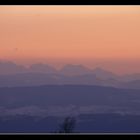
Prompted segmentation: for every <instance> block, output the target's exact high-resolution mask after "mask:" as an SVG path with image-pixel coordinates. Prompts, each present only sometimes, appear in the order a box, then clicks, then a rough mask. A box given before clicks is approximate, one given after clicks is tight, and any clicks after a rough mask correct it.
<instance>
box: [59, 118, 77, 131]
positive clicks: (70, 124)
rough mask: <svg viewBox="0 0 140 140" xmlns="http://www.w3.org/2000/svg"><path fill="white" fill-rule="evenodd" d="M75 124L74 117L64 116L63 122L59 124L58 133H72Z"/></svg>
mask: <svg viewBox="0 0 140 140" xmlns="http://www.w3.org/2000/svg"><path fill="white" fill-rule="evenodd" d="M75 124H76V119H75V118H74V117H66V118H65V120H64V121H63V123H62V124H61V125H60V126H59V127H60V129H59V131H58V133H73V132H74V128H75Z"/></svg>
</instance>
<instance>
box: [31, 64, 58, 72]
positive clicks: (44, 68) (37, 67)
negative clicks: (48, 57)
mask: <svg viewBox="0 0 140 140" xmlns="http://www.w3.org/2000/svg"><path fill="white" fill-rule="evenodd" d="M29 69H30V71H31V72H39V73H57V70H56V69H55V68H54V67H52V66H50V65H47V64H43V63H37V64H32V65H31V66H30V67H29Z"/></svg>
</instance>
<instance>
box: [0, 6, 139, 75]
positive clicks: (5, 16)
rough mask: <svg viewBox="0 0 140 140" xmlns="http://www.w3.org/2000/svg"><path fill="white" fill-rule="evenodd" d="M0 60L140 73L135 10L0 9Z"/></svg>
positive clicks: (76, 7) (114, 8)
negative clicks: (98, 67)
mask: <svg viewBox="0 0 140 140" xmlns="http://www.w3.org/2000/svg"><path fill="white" fill-rule="evenodd" d="M0 60H10V61H14V62H17V63H20V64H25V65H28V64H31V63H36V62H44V63H49V64H52V65H54V66H56V67H60V66H62V65H64V64H69V63H71V64H83V65H86V66H88V67H91V68H94V67H96V66H101V67H104V68H106V69H109V70H111V71H114V72H116V73H120V74H122V73H137V72H140V65H139V62H140V6H0Z"/></svg>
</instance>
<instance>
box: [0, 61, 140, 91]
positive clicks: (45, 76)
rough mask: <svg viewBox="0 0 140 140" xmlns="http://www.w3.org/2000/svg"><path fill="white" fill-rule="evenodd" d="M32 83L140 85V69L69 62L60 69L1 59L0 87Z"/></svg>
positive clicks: (120, 86)
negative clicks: (119, 70) (120, 69)
mask: <svg viewBox="0 0 140 140" xmlns="http://www.w3.org/2000/svg"><path fill="white" fill-rule="evenodd" d="M33 85H37V86H38V85H100V86H112V87H117V88H134V89H140V73H136V74H131V75H122V76H120V75H116V74H114V73H112V72H110V71H108V70H105V69H103V68H100V67H97V68H95V69H89V68H87V67H85V66H83V65H72V64H67V65H65V66H64V67H62V68H61V69H59V70H58V69H55V68H54V67H53V66H50V65H48V64H43V63H37V64H32V65H30V66H29V67H25V66H22V65H18V64H15V63H13V62H0V87H16V86H33Z"/></svg>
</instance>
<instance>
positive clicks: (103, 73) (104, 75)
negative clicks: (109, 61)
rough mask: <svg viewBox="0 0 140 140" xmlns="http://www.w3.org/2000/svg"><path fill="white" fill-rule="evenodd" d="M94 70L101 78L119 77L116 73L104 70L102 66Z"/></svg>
mask: <svg viewBox="0 0 140 140" xmlns="http://www.w3.org/2000/svg"><path fill="white" fill-rule="evenodd" d="M92 72H93V73H94V74H95V75H96V76H97V77H98V78H101V79H115V78H116V77H118V76H117V75H115V74H114V73H112V72H110V71H107V70H104V69H102V68H100V67H97V68H95V69H94V70H93V71H92Z"/></svg>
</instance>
